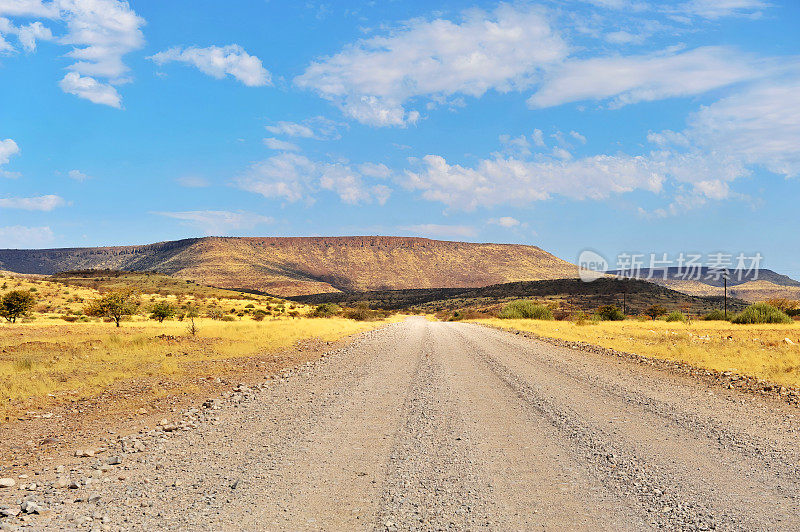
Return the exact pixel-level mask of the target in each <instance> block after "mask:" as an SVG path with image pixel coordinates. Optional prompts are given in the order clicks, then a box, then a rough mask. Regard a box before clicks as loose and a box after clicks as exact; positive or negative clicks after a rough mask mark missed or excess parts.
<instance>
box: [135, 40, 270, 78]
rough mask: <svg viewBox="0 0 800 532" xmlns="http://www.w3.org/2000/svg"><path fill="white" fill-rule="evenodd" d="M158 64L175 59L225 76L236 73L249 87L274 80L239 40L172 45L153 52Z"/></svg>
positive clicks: (212, 73) (219, 76)
mask: <svg viewBox="0 0 800 532" xmlns="http://www.w3.org/2000/svg"><path fill="white" fill-rule="evenodd" d="M148 59H152V60H153V61H155V62H156V63H157V64H158V65H163V64H165V63H169V62H172V61H176V62H179V63H185V64H187V65H193V66H195V67H197V68H198V69H199V70H200V71H201V72H203V73H205V74H208V75H209V76H213V77H215V78H217V79H222V78H224V77H225V75H226V74H228V75H230V76H233V77H234V78H235V79H237V80H239V81H240V82H242V83H243V84H245V85H247V86H248V87H263V86H266V85H270V84H271V83H272V78H271V76H270V73H269V72H268V71H267V70H266V69H265V68H264V67H263V65H262V64H261V60H260V59H259V58H258V57H256V56H254V55H250V54H248V53H247V52H245V51H244V48H242V47H241V46H239V45H238V44H229V45H227V46H208V47H206V48H197V47H189V48H185V49H182V48H180V47H175V48H170V49H169V50H165V51H163V52H158V53H157V54H155V55H151V56H150V57H148Z"/></svg>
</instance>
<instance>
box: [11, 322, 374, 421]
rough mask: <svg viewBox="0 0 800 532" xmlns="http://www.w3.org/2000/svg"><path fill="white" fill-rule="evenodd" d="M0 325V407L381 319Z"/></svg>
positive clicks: (202, 370)
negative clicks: (192, 328)
mask: <svg viewBox="0 0 800 532" xmlns="http://www.w3.org/2000/svg"><path fill="white" fill-rule="evenodd" d="M195 321H196V323H197V326H198V331H197V334H196V336H191V335H190V334H188V332H187V321H185V320H184V321H183V322H179V321H166V322H164V323H162V324H159V323H157V322H153V321H150V322H127V323H123V326H122V327H121V328H116V327H114V324H113V323H99V322H88V323H65V322H61V321H58V322H53V321H50V322H47V321H43V320H37V321H34V322H32V323H17V324H14V325H11V324H5V323H4V324H2V325H0V413H1V414H2V418H0V419H4V418H5V416H6V415H8V413H10V412H11V411H15V410H19V409H21V408H22V407H23V406H25V405H26V404H28V403H30V404H34V403H36V404H40V403H42V402H44V403H47V402H56V401H58V400H59V399H64V398H85V397H92V396H95V395H98V394H100V393H102V392H103V391H104V390H105V389H107V388H108V387H109V386H111V385H112V384H114V383H117V382H119V381H124V380H127V379H136V378H148V377H156V378H158V377H166V378H172V379H180V377H186V376H193V375H213V374H214V368H215V363H219V362H221V361H225V360H230V359H235V358H237V357H248V356H252V355H264V354H269V353H275V352H278V351H281V350H283V349H285V348H288V347H291V346H292V345H294V344H296V343H297V342H298V341H302V340H307V339H319V340H322V341H335V340H338V339H341V338H343V337H345V336H348V335H351V334H355V333H358V332H362V331H365V330H369V329H373V328H375V327H378V326H380V325H381V324H383V323H385V322H355V321H352V320H347V319H343V318H316V319H311V318H302V317H301V318H273V319H268V320H265V321H261V322H257V321H253V320H251V319H242V320H241V321H234V322H220V321H215V320H211V319H197V320H195Z"/></svg>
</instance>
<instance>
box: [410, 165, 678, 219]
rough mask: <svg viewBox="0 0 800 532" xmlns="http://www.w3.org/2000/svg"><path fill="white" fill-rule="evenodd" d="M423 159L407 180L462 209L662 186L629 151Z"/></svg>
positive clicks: (601, 196) (425, 194) (427, 195)
mask: <svg viewBox="0 0 800 532" xmlns="http://www.w3.org/2000/svg"><path fill="white" fill-rule="evenodd" d="M419 165H420V169H419V170H417V171H411V170H409V171H406V173H405V177H404V178H403V180H402V183H403V185H404V186H405V187H407V188H409V189H411V190H418V191H421V193H422V197H423V198H424V199H427V200H431V201H440V202H442V203H444V204H445V205H447V206H449V207H451V208H454V209H462V210H473V209H475V208H477V207H491V206H496V205H504V204H511V205H524V204H528V203H531V202H535V201H542V200H547V199H550V198H551V197H553V196H554V195H559V196H564V197H568V198H571V199H579V200H580V199H604V198H607V197H609V196H610V195H611V194H619V193H623V192H630V191H633V190H636V189H645V190H650V191H653V192H657V191H659V190H660V189H661V185H662V182H663V176H662V175H660V174H659V173H658V172H657V171H655V168H654V167H653V164H652V162H651V161H650V160H649V159H648V158H646V157H634V156H629V155H624V154H623V155H596V156H593V157H586V158H582V159H576V160H566V161H565V160H558V159H556V158H546V157H540V158H537V159H535V160H525V159H517V158H513V157H502V156H497V157H494V158H491V159H484V160H481V161H480V162H478V164H477V165H476V166H475V167H474V168H469V167H465V166H461V165H457V164H449V163H448V162H447V161H446V160H445V159H444V158H443V157H441V156H438V155H427V156H425V157H423V158H422V160H421V161H420V162H419Z"/></svg>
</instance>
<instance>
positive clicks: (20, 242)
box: [0, 225, 55, 249]
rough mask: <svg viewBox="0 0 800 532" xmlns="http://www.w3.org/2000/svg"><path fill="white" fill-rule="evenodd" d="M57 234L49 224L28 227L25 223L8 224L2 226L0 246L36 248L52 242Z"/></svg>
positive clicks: (0, 228) (0, 229)
mask: <svg viewBox="0 0 800 532" xmlns="http://www.w3.org/2000/svg"><path fill="white" fill-rule="evenodd" d="M53 240H55V235H54V234H53V231H52V229H50V227H47V226H42V227H27V226H24V225H7V226H5V227H0V248H7V249H35V248H42V247H45V246H47V245H48V244H50V243H52V242H53Z"/></svg>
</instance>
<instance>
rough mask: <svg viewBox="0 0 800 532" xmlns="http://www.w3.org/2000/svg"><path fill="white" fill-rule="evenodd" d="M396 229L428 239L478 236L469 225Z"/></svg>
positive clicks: (418, 226)
mask: <svg viewBox="0 0 800 532" xmlns="http://www.w3.org/2000/svg"><path fill="white" fill-rule="evenodd" d="M397 229H398V230H399V231H402V232H403V233H408V234H411V235H414V236H425V237H430V238H442V237H450V238H453V237H457V238H471V237H474V236H476V235H477V234H478V231H477V230H476V229H475V228H474V227H472V226H471V225H442V224H417V225H402V226H400V227H398V228H397Z"/></svg>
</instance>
